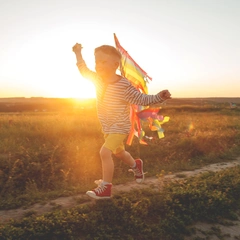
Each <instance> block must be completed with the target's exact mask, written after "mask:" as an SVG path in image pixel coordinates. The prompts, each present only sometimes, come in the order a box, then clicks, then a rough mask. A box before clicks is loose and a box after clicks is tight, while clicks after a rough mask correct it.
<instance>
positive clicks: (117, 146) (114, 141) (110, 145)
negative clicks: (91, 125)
mask: <svg viewBox="0 0 240 240" xmlns="http://www.w3.org/2000/svg"><path fill="white" fill-rule="evenodd" d="M126 137H127V134H120V133H110V134H104V139H105V143H104V144H103V147H105V148H107V149H109V150H111V151H112V152H113V154H117V153H120V152H122V151H124V150H125V147H124V143H123V141H124V139H125V138H126Z"/></svg>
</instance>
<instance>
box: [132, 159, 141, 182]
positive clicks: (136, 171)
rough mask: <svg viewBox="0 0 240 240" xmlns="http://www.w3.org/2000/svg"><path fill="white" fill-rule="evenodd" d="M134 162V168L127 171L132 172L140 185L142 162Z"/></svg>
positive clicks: (139, 160)
mask: <svg viewBox="0 0 240 240" xmlns="http://www.w3.org/2000/svg"><path fill="white" fill-rule="evenodd" d="M135 162H136V167H135V168H131V169H129V171H130V172H133V174H134V177H135V180H136V182H137V183H142V182H143V181H144V173H143V161H142V160H141V159H136V160H135Z"/></svg>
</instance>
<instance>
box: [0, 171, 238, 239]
mask: <svg viewBox="0 0 240 240" xmlns="http://www.w3.org/2000/svg"><path fill="white" fill-rule="evenodd" d="M239 192H240V167H233V168H229V169H225V170H222V171H220V172H217V173H204V174H202V175H200V176H198V177H192V178H189V179H185V180H179V181H177V182H169V184H168V185H166V186H165V187H164V188H163V189H162V191H156V190H151V189H150V188H149V189H144V190H134V191H131V192H123V193H121V194H118V195H115V196H114V197H113V198H112V199H110V200H100V201H96V202H95V204H82V205H79V206H77V207H74V208H71V209H67V210H61V209H56V210H55V211H52V212H51V213H48V214H44V215H42V216H35V215H34V212H33V213H29V214H27V215H26V217H25V218H24V219H22V220H20V221H12V222H11V223H9V224H5V225H2V226H0V240H3V239H4V240H5V239H9V240H13V239H19V240H21V239H24V240H25V239H34V240H36V239H48V240H54V239H60V238H61V239H65V240H68V239H73V240H77V239H81V240H83V239H84V240H88V239H119V240H121V239H132V240H144V239H146V240H148V239H158V240H183V239H184V236H186V235H191V234H192V233H193V229H192V228H191V227H189V226H190V225H192V224H193V223H194V222H195V221H208V222H214V223H217V222H219V223H220V222H223V221H222V219H229V221H232V220H236V218H237V215H236V213H235V212H236V210H237V209H239V207H240V202H239ZM225 221H226V220H225ZM229 221H228V222H229ZM206 234H207V235H208V236H212V235H213V234H215V235H217V236H223V234H221V233H220V232H219V231H218V229H212V231H211V232H209V233H206Z"/></svg>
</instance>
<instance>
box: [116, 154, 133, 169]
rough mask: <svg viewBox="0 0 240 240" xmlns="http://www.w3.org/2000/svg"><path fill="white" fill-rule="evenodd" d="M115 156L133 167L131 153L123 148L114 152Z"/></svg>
mask: <svg viewBox="0 0 240 240" xmlns="http://www.w3.org/2000/svg"><path fill="white" fill-rule="evenodd" d="M115 156H116V157H117V158H119V159H120V160H122V161H123V162H124V163H125V164H127V165H128V166H129V167H135V160H134V159H133V157H132V156H131V154H130V153H129V152H127V151H125V150H123V151H121V152H119V153H116V154H115Z"/></svg>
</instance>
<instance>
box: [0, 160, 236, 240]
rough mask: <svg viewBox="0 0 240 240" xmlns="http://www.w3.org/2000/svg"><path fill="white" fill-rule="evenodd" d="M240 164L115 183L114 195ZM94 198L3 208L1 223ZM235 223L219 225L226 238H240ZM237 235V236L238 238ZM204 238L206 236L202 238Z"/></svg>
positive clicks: (77, 197) (81, 196)
mask: <svg viewBox="0 0 240 240" xmlns="http://www.w3.org/2000/svg"><path fill="white" fill-rule="evenodd" d="M237 165H240V157H239V158H237V159H236V160H234V161H229V162H222V163H216V164H211V165H208V166H205V167H202V168H200V169H197V170H194V171H183V172H179V173H174V174H170V175H165V176H164V177H163V179H162V181H160V180H159V179H158V178H157V177H149V178H146V179H145V181H144V183H142V184H137V183H136V182H129V183H127V184H119V185H115V186H114V188H113V195H114V194H116V193H117V192H120V191H130V190H132V189H140V188H141V189H142V188H148V187H152V188H156V189H159V188H161V186H162V184H163V181H168V180H171V179H177V176H179V174H181V176H184V177H191V176H196V175H198V174H200V173H204V172H209V171H213V172H216V171H220V170H223V169H225V168H229V167H234V166H237ZM92 201H93V200H91V199H90V198H89V197H88V196H86V195H85V194H78V195H75V196H70V197H60V198H57V199H55V200H52V201H49V202H48V203H46V204H34V205H32V206H31V207H29V208H27V209H23V208H19V209H12V210H1V211H0V224H3V223H7V222H9V221H10V220H11V219H16V220H18V219H21V218H23V217H24V216H26V215H27V214H29V213H34V214H35V215H42V214H44V213H47V212H50V211H53V210H54V209H65V208H71V207H74V206H76V205H79V203H83V202H84V203H88V202H89V203H90V202H92ZM234 224H236V225H235V226H228V227H227V226H217V227H219V228H220V229H221V231H224V232H226V233H227V235H229V236H225V238H223V239H226V240H231V239H235V240H236V239H240V221H236V222H235V223H234ZM196 227H197V228H199V229H200V230H199V231H198V232H197V234H198V236H199V237H200V236H202V235H204V234H203V233H202V231H207V230H209V229H210V230H211V227H212V225H208V224H205V223H197V224H196ZM232 236H233V238H232ZM236 236H237V238H236ZM188 239H189V240H190V239H192V238H186V240H188ZM202 239H204V238H202ZM214 239H219V238H214V236H212V237H211V240H214Z"/></svg>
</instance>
